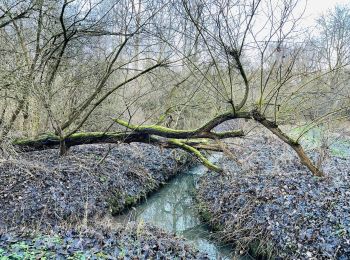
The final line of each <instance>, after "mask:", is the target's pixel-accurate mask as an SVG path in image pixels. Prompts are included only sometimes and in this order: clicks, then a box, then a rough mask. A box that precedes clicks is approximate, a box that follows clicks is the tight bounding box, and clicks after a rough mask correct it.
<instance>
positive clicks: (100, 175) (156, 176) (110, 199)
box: [0, 144, 190, 230]
mask: <svg viewBox="0 0 350 260" xmlns="http://www.w3.org/2000/svg"><path fill="white" fill-rule="evenodd" d="M189 164H190V157H189V156H188V155H187V154H186V153H184V152H182V151H180V150H167V149H160V148H158V147H154V146H151V145H145V144H132V145H126V144H120V145H82V146H77V147H73V148H72V149H71V150H70V152H69V155H68V156H65V157H59V156H58V154H57V150H46V151H37V152H29V153H24V154H21V155H20V158H18V159H13V160H1V161H0V180H1V182H0V205H1V208H0V227H1V228H2V229H8V230H11V229H14V230H16V229H17V230H18V229H20V228H21V227H22V226H26V227H28V226H35V227H36V228H37V227H41V226H43V227H45V226H55V225H57V224H59V223H61V222H69V223H75V222H80V221H82V220H83V219H87V220H89V219H90V218H92V217H97V216H98V217H102V216H104V215H105V214H110V213H112V214H116V213H119V212H121V211H122V210H123V209H125V208H126V207H129V206H131V205H134V204H135V203H137V201H138V200H139V199H141V198H142V197H144V196H146V195H147V194H148V193H149V192H151V191H154V190H156V189H157V188H158V187H159V185H161V184H162V183H164V182H166V181H167V180H168V179H169V178H171V177H172V176H174V175H175V174H176V173H178V172H180V171H182V170H184V168H186V167H188V166H189Z"/></svg>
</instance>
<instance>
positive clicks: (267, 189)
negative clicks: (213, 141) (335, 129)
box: [197, 130, 350, 259]
mask: <svg viewBox="0 0 350 260" xmlns="http://www.w3.org/2000/svg"><path fill="white" fill-rule="evenodd" d="M259 131H260V130H259ZM266 134H267V133H263V134H260V135H259V134H257V135H254V136H253V137H251V138H245V139H242V140H240V141H235V145H231V146H230V152H231V155H228V154H226V156H224V157H223V159H222V160H221V164H222V167H224V169H225V173H226V174H225V175H218V174H216V173H213V172H211V173H209V174H207V175H204V176H203V177H202V178H201V180H200V182H199V185H198V190H197V191H198V194H197V197H198V199H199V201H200V209H201V211H202V215H203V217H204V218H205V219H207V220H208V221H209V222H210V224H211V225H212V226H213V227H215V228H216V229H218V230H219V231H218V232H217V235H219V237H220V239H221V241H226V242H230V243H232V244H234V245H235V246H236V248H237V251H240V252H244V251H245V250H247V249H248V248H250V252H251V253H252V254H255V255H256V254H260V255H265V256H267V257H269V256H273V257H281V258H282V259H348V257H349V256H350V160H349V159H346V158H339V157H334V156H327V157H326V158H324V159H323V160H322V162H323V169H324V171H325V172H326V173H327V177H325V178H316V177H312V176H311V175H310V172H309V171H308V170H307V169H306V168H305V167H304V166H303V165H301V164H300V162H299V159H298V158H297V157H296V155H295V153H294V152H293V150H291V149H290V148H289V147H288V146H287V145H285V144H284V143H282V142H281V141H279V140H277V139H276V138H275V137H273V136H271V135H267V136H268V137H266ZM309 152H311V153H313V154H314V156H313V159H314V160H316V159H317V156H316V153H315V151H309ZM229 157H230V158H229ZM232 158H233V159H235V160H233V159H232Z"/></svg>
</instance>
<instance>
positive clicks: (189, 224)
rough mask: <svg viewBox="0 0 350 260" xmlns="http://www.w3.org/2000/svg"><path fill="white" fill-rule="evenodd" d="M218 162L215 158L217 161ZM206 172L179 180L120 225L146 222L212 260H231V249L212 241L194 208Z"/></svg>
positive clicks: (197, 170)
mask: <svg viewBox="0 0 350 260" xmlns="http://www.w3.org/2000/svg"><path fill="white" fill-rule="evenodd" d="M216 159H217V158H212V160H213V161H215V160H216ZM205 172H206V168H204V167H203V166H197V167H194V168H192V169H190V170H189V171H188V172H186V173H184V174H182V175H180V176H178V177H176V178H175V179H173V180H172V181H170V182H169V183H168V184H167V185H165V186H164V187H163V188H161V189H160V190H159V191H158V192H156V193H155V194H154V195H152V196H150V197H149V198H148V199H147V201H145V202H144V203H142V204H141V205H138V206H136V208H134V209H132V210H130V211H129V212H128V213H126V214H125V215H123V216H119V217H118V221H128V220H136V221H144V222H146V223H151V224H153V225H155V226H157V227H160V228H162V229H164V230H167V231H168V232H170V233H173V234H176V235H178V236H180V237H184V238H186V239H187V240H188V241H189V242H190V243H191V244H193V245H194V246H195V247H196V248H197V249H199V250H200V251H201V252H204V253H207V254H208V256H209V258H210V259H232V258H233V256H232V248H230V247H229V246H223V245H219V244H217V243H215V242H214V241H212V240H211V239H210V237H211V233H210V230H209V228H208V227H207V226H206V225H205V224H204V223H203V222H202V221H201V220H200V217H199V215H198V212H197V210H196V208H195V205H196V203H195V201H194V196H193V192H194V188H195V184H196V181H197V179H198V177H199V176H200V175H201V174H204V173H205Z"/></svg>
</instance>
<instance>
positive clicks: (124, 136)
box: [12, 132, 222, 152]
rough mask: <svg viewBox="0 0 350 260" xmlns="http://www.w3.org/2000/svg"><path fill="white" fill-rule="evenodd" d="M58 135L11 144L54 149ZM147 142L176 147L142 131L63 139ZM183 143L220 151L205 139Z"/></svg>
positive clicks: (20, 148) (24, 149)
mask: <svg viewBox="0 0 350 260" xmlns="http://www.w3.org/2000/svg"><path fill="white" fill-rule="evenodd" d="M60 142H61V140H60V137H59V136H57V135H54V134H45V135H41V136H39V137H37V138H20V139H16V140H14V141H13V143H12V144H13V145H14V147H15V148H16V150H17V151H18V152H30V151H38V150H46V149H56V148H59V146H60ZM133 142H139V143H147V144H153V145H159V146H162V147H165V148H177V147H178V146H177V145H175V144H174V143H172V142H168V141H167V140H162V139H160V138H156V137H153V136H150V135H148V134H142V133H130V132H128V133H125V132H105V133H104V132H84V133H75V134H72V135H71V136H70V137H68V138H66V139H65V143H66V146H67V147H72V146H76V145H83V144H101V143H110V144H117V143H133ZM183 143H184V144H187V145H190V146H193V147H195V148H196V149H203V150H209V151H218V152H221V151H222V149H221V147H220V146H218V145H216V144H211V143H209V142H208V140H207V139H201V140H200V139H199V140H184V141H183Z"/></svg>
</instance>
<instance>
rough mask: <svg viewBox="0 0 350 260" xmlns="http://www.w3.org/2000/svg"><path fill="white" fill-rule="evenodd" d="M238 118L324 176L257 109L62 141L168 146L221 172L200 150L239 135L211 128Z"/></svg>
mask: <svg viewBox="0 0 350 260" xmlns="http://www.w3.org/2000/svg"><path fill="white" fill-rule="evenodd" d="M237 118H244V119H252V120H255V121H256V122H258V123H260V124H261V125H262V126H264V127H266V128H267V129H268V130H270V131H271V132H272V133H273V134H274V135H275V136H277V137H278V138H279V139H281V140H282V141H283V142H285V143H286V144H288V145H289V146H290V147H291V148H292V149H294V151H295V152H296V153H297V155H298V157H299V158H300V161H301V163H302V164H304V165H305V166H306V167H307V168H308V169H309V170H310V172H311V173H312V174H313V175H314V176H319V177H321V176H324V173H323V172H322V171H321V170H319V169H318V168H317V167H316V166H315V165H314V164H313V163H312V161H311V160H310V158H309V157H308V156H307V154H306V153H305V151H304V150H303V148H302V146H301V145H300V144H299V143H298V142H296V141H294V140H292V139H291V138H290V137H288V135H286V134H285V133H283V132H282V130H281V129H280V128H279V127H278V125H276V124H275V123H274V122H272V121H270V120H268V119H266V118H265V117H264V116H263V115H262V114H260V112H259V111H258V110H252V111H251V112H236V113H234V112H228V113H224V114H221V115H218V116H216V117H214V118H213V119H212V120H210V121H209V122H207V123H206V124H204V125H203V126H201V127H199V128H198V129H195V130H176V129H171V128H167V127H163V126H158V125H133V124H130V123H128V122H126V121H123V120H120V119H114V121H115V122H116V123H117V124H119V125H121V126H124V127H126V129H127V131H124V132H106V133H103V132H87V133H75V134H72V135H70V136H69V137H66V138H65V139H64V142H65V144H66V146H67V148H69V147H71V146H74V145H81V144H96V143H121V142H123V143H131V142H141V143H148V144H153V145H160V146H162V147H167V148H180V149H183V150H185V151H187V152H190V153H191V154H193V155H194V156H196V157H197V158H198V159H199V160H200V161H201V162H202V163H203V164H204V165H205V166H207V167H208V168H209V169H211V170H213V171H216V172H222V169H221V168H220V167H218V166H216V165H214V164H212V163H211V162H210V161H209V160H208V159H207V158H206V157H205V156H204V155H203V154H202V153H201V152H200V151H199V150H210V151H223V149H222V146H220V145H218V144H217V143H213V142H211V141H214V142H215V141H217V140H219V139H226V138H234V137H242V136H244V133H243V131H242V130H232V131H226V132H215V131H213V129H214V128H215V127H216V126H218V125H220V124H221V123H223V122H225V121H228V120H231V119H237ZM61 141H62V139H60V138H59V136H56V135H43V136H40V137H38V138H35V139H17V140H15V141H14V142H13V144H14V146H15V147H16V148H18V150H21V151H32V150H43V149H49V148H56V147H58V146H59V144H60V142H61Z"/></svg>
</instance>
